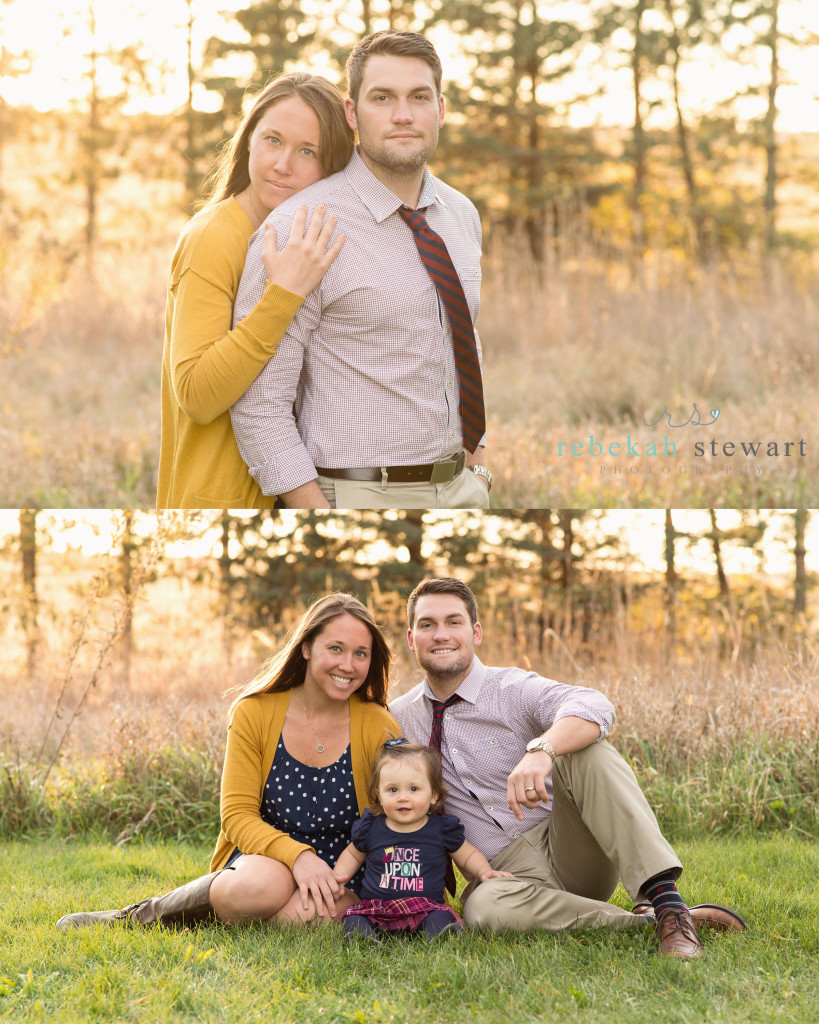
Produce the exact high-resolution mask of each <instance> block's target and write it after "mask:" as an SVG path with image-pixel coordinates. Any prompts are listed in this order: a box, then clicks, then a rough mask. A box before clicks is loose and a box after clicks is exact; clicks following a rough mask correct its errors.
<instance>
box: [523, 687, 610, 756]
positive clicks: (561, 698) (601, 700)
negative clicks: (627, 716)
mask: <svg viewBox="0 0 819 1024" xmlns="http://www.w3.org/2000/svg"><path fill="white" fill-rule="evenodd" d="M521 701H522V705H523V707H524V709H525V713H526V714H527V717H528V718H529V719H530V720H531V722H532V726H533V728H534V729H535V735H537V734H538V733H539V732H545V731H546V730H547V729H549V728H550V727H551V726H552V725H554V723H555V722H557V721H559V720H560V719H561V718H582V719H584V720H585V721H587V722H594V723H595V724H596V725H598V726H599V727H600V735H599V736H598V738H597V740H596V741H595V742H597V743H599V742H600V740H602V739H604V738H605V737H606V736H608V734H609V732H610V731H611V729H612V726H613V725H614V719H615V712H614V705H613V704H612V703H611V701H610V700H609V699H608V698H607V697H604V696H603V694H602V693H600V691H599V690H593V689H591V688H589V687H586V686H570V685H568V684H567V683H558V682H555V680H554V679H544V677H543V676H538V675H536V674H534V673H530V674H529V675H527V677H526V679H525V680H524V682H523V684H522V685H521Z"/></svg>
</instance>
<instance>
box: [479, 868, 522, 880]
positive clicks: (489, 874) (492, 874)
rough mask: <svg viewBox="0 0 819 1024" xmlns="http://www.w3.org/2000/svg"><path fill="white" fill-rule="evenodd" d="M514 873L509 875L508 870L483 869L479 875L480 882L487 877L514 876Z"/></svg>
mask: <svg viewBox="0 0 819 1024" xmlns="http://www.w3.org/2000/svg"><path fill="white" fill-rule="evenodd" d="M514 877H515V876H514V875H510V874H509V872H508V871H492V870H490V871H484V873H483V874H482V875H481V876H480V879H481V881H482V882H485V881H486V880H487V879H488V878H514Z"/></svg>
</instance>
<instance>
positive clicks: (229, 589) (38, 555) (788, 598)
mask: <svg viewBox="0 0 819 1024" xmlns="http://www.w3.org/2000/svg"><path fill="white" fill-rule="evenodd" d="M98 515H103V514H101V513H100V514H98ZM104 515H105V518H103V519H101V518H97V519H89V517H88V516H81V515H80V516H76V515H71V514H69V513H59V512H48V513H43V512H41V513H36V512H33V511H26V510H24V511H21V512H20V513H19V515H18V517H17V523H16V524H15V525H14V526H12V527H9V528H8V532H7V534H6V537H5V539H4V541H3V547H2V550H0V573H2V575H3V588H2V592H3V593H4V594H5V595H7V596H6V599H5V601H4V604H3V607H2V617H1V618H0V628H1V629H2V634H3V636H4V650H5V652H6V656H5V658H4V663H3V667H2V669H0V692H2V695H3V705H4V708H5V709H6V710H5V713H4V720H3V724H2V729H1V730H0V760H2V773H0V830H2V831H3V832H4V833H6V834H8V835H18V834H29V833H31V832H35V833H36V832H47V833H54V832H56V833H59V834H74V833H78V834H80V833H81V834H85V833H87V832H89V831H91V832H94V833H96V834H101V835H107V836H110V837H112V838H116V839H117V840H118V841H121V842H129V841H130V840H131V839H133V838H134V837H135V836H136V835H138V834H140V833H143V832H144V833H145V835H165V836H174V837H177V838H179V839H184V838H186V837H187V838H190V839H198V840H207V838H208V837H210V836H211V835H212V831H213V823H214V821H216V820H218V789H219V779H220V774H221V760H222V755H223V751H224V736H225V724H226V722H225V712H226V708H227V704H228V703H229V700H230V699H231V696H230V694H229V693H228V691H230V690H231V688H234V687H237V686H241V685H242V684H243V683H244V682H246V681H247V680H248V679H249V678H251V676H252V675H253V674H254V673H255V671H256V669H257V668H258V666H259V664H260V663H261V662H262V661H263V660H264V658H265V657H267V656H268V655H269V654H270V653H271V652H272V651H273V650H274V649H275V648H276V646H277V645H278V644H279V643H280V642H281V641H282V640H283V638H284V636H285V634H286V632H287V630H288V629H289V628H290V627H291V626H292V625H293V624H294V623H295V622H296V621H297V620H298V618H299V617H300V616H301V614H302V612H303V611H304V609H305V608H306V606H307V605H308V604H309V602H310V601H311V600H313V599H314V598H315V597H316V596H318V595H320V594H321V593H324V592H328V591H332V590H335V589H343V590H346V591H348V592H353V593H355V594H356V595H357V596H359V597H360V598H361V599H362V600H363V601H365V603H367V605H368V606H369V607H370V608H371V610H372V612H373V614H374V615H375V617H376V619H377V621H379V622H381V623H383V626H384V629H385V631H386V634H387V636H388V637H389V638H390V640H391V644H392V647H393V650H394V652H395V655H396V667H395V673H394V679H393V683H392V690H391V692H392V693H393V694H394V695H397V694H399V693H401V692H403V691H404V690H406V689H407V688H409V687H410V686H411V685H413V684H414V683H415V682H417V681H418V680H419V679H420V678H421V673H420V672H419V670H418V667H417V665H416V664H415V662H414V659H413V658H412V657H411V655H410V653H409V651H408V649H407V647H406V642H405V639H404V637H405V631H406V620H405V603H406V598H407V596H408V594H409V592H410V591H411V590H412V588H413V587H414V586H415V585H416V583H417V582H418V581H419V580H420V579H421V578H423V576H425V575H457V576H459V577H461V578H463V579H465V580H466V581H468V582H469V584H470V585H471V586H472V587H473V589H474V590H475V592H476V595H477V597H478V600H479V603H480V619H481V622H482V624H483V627H484V637H485V640H484V644H483V645H482V647H481V657H482V660H484V661H485V662H486V663H488V664H517V665H522V666H524V667H526V668H531V669H533V670H534V671H537V672H539V673H541V674H543V675H546V676H549V677H552V678H556V679H560V680H561V681H564V682H569V683H574V684H579V685H590V686H595V687H597V688H599V689H601V690H602V691H603V692H604V693H606V694H607V696H609V697H610V699H611V700H612V701H613V703H614V704H615V707H616V710H617V715H618V724H617V728H616V731H615V733H614V742H615V744H616V745H617V746H618V747H619V749H620V750H621V751H622V752H623V753H624V754H625V755H626V756H627V757H629V759H630V760H631V762H632V763H633V764H634V766H635V768H636V770H637V771H638V774H639V776H640V780H641V783H642V784H643V785H644V787H646V789H647V790H648V791H649V793H650V797H651V800H652V803H653V805H655V806H656V809H657V813H658V816H659V817H660V819H661V821H662V823H663V825H664V827H665V828H666V829H668V830H669V831H671V832H675V831H676V832H682V833H683V834H686V835H689V834H703V833H704V834H710V833H711V832H714V831H716V832H726V833H729V834H734V833H735V832H748V831H750V832H755V831H757V830H758V829H760V828H762V829H768V828H773V829H775V830H782V829H785V830H790V831H793V830H795V831H796V833H797V834H801V835H806V836H812V837H814V838H815V836H816V829H817V826H819V820H817V817H818V816H819V747H817V738H816V737H817V734H819V717H817V716H819V711H817V708H819V700H817V697H819V694H817V680H818V679H819V648H817V642H816V623H815V600H814V599H813V594H812V586H813V580H814V575H813V573H812V572H811V571H810V570H809V568H808V566H809V564H810V561H811V559H813V558H815V555H814V552H813V551H812V550H811V548H812V545H813V544H815V543H816V541H815V535H814V533H813V531H812V523H811V514H810V513H808V512H805V511H796V512H785V511H780V512H758V513H757V512H745V513H742V514H741V515H739V514H736V513H732V512H724V511H723V512H713V511H712V512H711V513H705V512H699V513H697V514H696V515H694V514H692V513H688V512H685V511H671V510H668V511H666V512H665V513H662V512H660V513H639V512H637V513H620V515H621V516H623V517H624V519H623V520H618V521H617V522H616V523H615V522H613V521H612V520H611V519H610V518H609V517H608V516H607V515H606V514H605V513H600V512H594V513H591V512H583V511H578V510H533V511H505V512H498V513H469V512H464V513H449V514H447V513H432V512H418V513H415V512H392V513H384V514H383V515H378V516H375V515H372V514H369V513H363V512H360V513H354V512H348V513H346V514H344V515H341V514H337V513H306V512H286V511H285V512H280V513H272V512H265V513H259V514H255V515H232V514H224V515H221V514H219V513H196V514H189V515H183V514H177V515H171V514H157V513H146V512H130V511H122V512H118V513H114V514H108V513H106V514H104ZM641 515H642V516H652V517H654V519H655V520H658V524H661V529H659V530H658V532H657V533H656V539H655V540H653V541H652V544H653V545H654V547H656V549H657V550H650V549H649V548H646V546H645V540H644V539H643V536H642V535H643V534H644V533H645V531H646V530H647V525H646V524H647V520H645V519H640V518H634V517H635V516H637V517H639V516H641ZM726 517H727V518H726ZM652 536H655V535H652ZM95 549H96V551H97V553H96V554H92V553H89V551H92V550H95ZM190 830H192V831H190Z"/></svg>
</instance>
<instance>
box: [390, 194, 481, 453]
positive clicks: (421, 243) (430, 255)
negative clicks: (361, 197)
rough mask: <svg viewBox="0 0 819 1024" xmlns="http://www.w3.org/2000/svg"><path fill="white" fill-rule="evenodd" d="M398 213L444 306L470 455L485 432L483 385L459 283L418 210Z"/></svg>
mask: <svg viewBox="0 0 819 1024" xmlns="http://www.w3.org/2000/svg"><path fill="white" fill-rule="evenodd" d="M398 212H399V213H400V214H401V216H402V218H403V219H404V220H405V221H406V222H407V224H409V226H410V228H411V230H412V236H413V238H414V239H415V244H416V246H417V247H418V253H419V255H420V257H421V260H422V262H423V264H424V266H425V267H426V268H427V272H428V273H429V276H430V277H431V278H432V280H433V283H434V284H435V287H436V289H437V290H438V295H439V296H440V298H441V301H442V302H443V304H444V308H445V309H446V312H447V316H448V317H449V325H450V327H451V328H452V348H453V352H454V355H455V370H456V371H457V374H458V384H459V385H460V388H461V425H462V429H463V440H464V448H466V450H467V451H469V452H474V451H475V449H476V448H477V447H478V442H479V441H480V439H481V438H482V437H483V435H484V433H485V432H486V412H485V410H484V404H483V381H482V380H481V364H480V362H479V360H478V343H477V341H476V340H475V331H474V329H473V327H472V317H471V316H470V314H469V306H468V305H467V302H466V296H465V295H464V290H463V286H462V285H461V279H460V278H459V277H458V272H457V271H456V270H455V267H454V266H453V264H452V260H451V258H450V255H449V253H448V252H447V247H446V245H445V244H444V240H443V238H441V236H440V235H438V234H436V233H435V232H434V231H433V230H432V228H431V227H430V226H429V224H427V221H426V218H425V217H424V214H423V213H422V211H421V210H410V209H409V207H406V206H402V207H401V208H400V209H399V210H398Z"/></svg>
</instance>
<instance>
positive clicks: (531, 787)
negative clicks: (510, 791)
mask: <svg viewBox="0 0 819 1024" xmlns="http://www.w3.org/2000/svg"><path fill="white" fill-rule="evenodd" d="M536 790H537V786H527V787H526V789H524V791H523V792H524V793H528V792H530V791H531V792H535V791H536Z"/></svg>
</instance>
